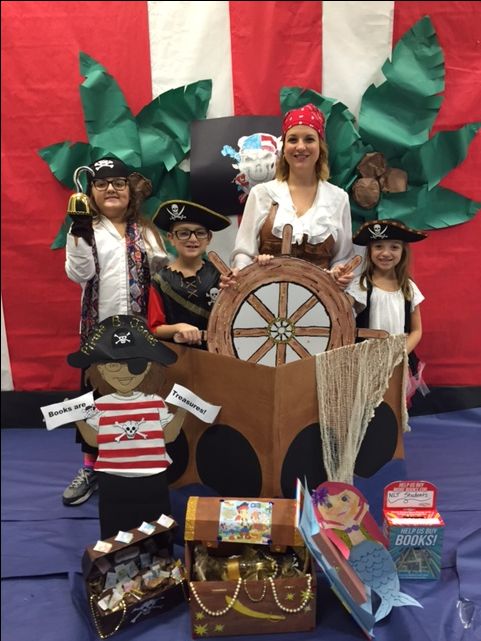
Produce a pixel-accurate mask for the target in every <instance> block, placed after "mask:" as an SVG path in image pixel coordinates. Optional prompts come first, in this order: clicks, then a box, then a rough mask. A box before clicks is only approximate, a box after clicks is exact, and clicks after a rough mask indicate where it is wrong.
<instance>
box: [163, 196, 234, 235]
mask: <svg viewBox="0 0 481 641" xmlns="http://www.w3.org/2000/svg"><path fill="white" fill-rule="evenodd" d="M152 220H153V221H154V223H155V224H156V225H157V227H160V229H163V230H164V231H169V230H170V228H171V227H172V225H175V223H197V224H199V225H202V226H203V227H205V228H206V229H209V230H210V231H220V230H221V229H225V228H226V227H228V226H229V225H230V220H229V219H228V218H227V217H226V216H222V214H217V213H216V212H215V211H212V209H208V208H207V207H204V206H203V205H199V204H197V203H193V202H190V201H189V200H167V201H166V202H164V203H162V204H161V205H159V208H158V209H157V211H156V212H155V214H154V217H153V219H152Z"/></svg>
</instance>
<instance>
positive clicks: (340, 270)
mask: <svg viewBox="0 0 481 641" xmlns="http://www.w3.org/2000/svg"><path fill="white" fill-rule="evenodd" d="M361 262H362V258H361V257H360V256H354V258H353V259H352V260H350V261H349V262H348V263H346V264H344V265H336V266H335V267H333V268H332V269H328V270H327V272H328V273H329V274H330V275H331V276H332V277H333V278H334V280H335V281H336V283H337V284H338V285H339V287H340V288H341V289H346V287H347V286H348V285H349V283H350V282H351V281H352V279H353V278H354V270H355V269H356V267H358V266H359V265H360V264H361Z"/></svg>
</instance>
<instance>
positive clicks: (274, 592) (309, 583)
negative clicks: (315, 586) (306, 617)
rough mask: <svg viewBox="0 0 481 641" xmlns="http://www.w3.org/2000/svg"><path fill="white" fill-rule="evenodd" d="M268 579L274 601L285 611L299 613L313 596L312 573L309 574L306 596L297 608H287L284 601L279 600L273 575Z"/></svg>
mask: <svg viewBox="0 0 481 641" xmlns="http://www.w3.org/2000/svg"><path fill="white" fill-rule="evenodd" d="M268 581H269V583H270V584H271V588H272V594H273V596H274V601H275V602H276V605H277V607H278V608H279V609H280V610H283V612H288V613H289V614H297V613H298V612H300V611H301V610H303V609H304V608H305V607H306V605H307V602H308V601H309V599H310V598H311V597H312V592H311V585H312V576H311V575H310V574H308V575H307V590H306V593H305V597H304V599H303V601H302V603H301V604H300V605H299V606H298V607H297V608H286V606H285V605H282V603H281V602H280V601H279V597H278V596H277V591H276V585H275V583H274V579H273V578H272V577H269V579H268Z"/></svg>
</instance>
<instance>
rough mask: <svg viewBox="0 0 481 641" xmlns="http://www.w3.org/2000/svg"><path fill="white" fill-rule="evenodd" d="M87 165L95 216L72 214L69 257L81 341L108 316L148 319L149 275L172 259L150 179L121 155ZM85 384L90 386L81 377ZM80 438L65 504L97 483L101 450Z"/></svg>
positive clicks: (83, 498)
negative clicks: (156, 219) (150, 213)
mask: <svg viewBox="0 0 481 641" xmlns="http://www.w3.org/2000/svg"><path fill="white" fill-rule="evenodd" d="M88 169H89V174H88V176H87V180H88V183H87V194H88V196H89V197H90V209H91V211H92V215H85V214H75V215H72V214H70V216H71V218H72V220H73V224H72V226H71V228H70V231H69V233H68V235H67V246H66V260H65V271H66V273H67V276H68V277H69V278H70V280H73V281H74V282H75V283H78V284H79V285H80V286H81V288H82V301H81V319H80V342H81V344H84V343H85V341H86V340H87V337H88V336H89V334H90V333H91V331H92V330H93V328H94V327H96V326H97V324H98V323H99V322H101V321H103V320H104V319H105V318H109V317H111V316H114V315H118V314H132V315H135V316H139V317H141V318H146V316H147V305H148V294H149V289H150V277H151V274H154V273H155V272H156V271H158V270H159V269H160V268H161V267H163V266H164V265H165V264H166V263H167V262H168V257H167V253H166V251H165V247H164V243H163V240H162V237H161V236H160V234H159V232H158V231H157V230H156V228H155V227H154V225H153V224H152V223H151V222H150V221H148V220H147V219H144V218H143V217H142V216H141V213H140V205H141V203H142V202H143V200H144V199H145V198H147V197H148V196H150V194H151V191H152V185H151V183H150V181H149V180H148V179H147V178H145V177H144V176H142V175H141V174H139V173H137V172H132V171H131V170H130V169H129V168H128V167H127V166H126V165H125V164H124V163H123V162H121V161H120V160H118V159H117V158H109V157H105V158H100V159H99V160H97V161H96V162H94V163H92V164H91V165H90V167H89V168H88ZM81 389H82V391H87V389H88V388H87V387H86V386H85V385H84V381H83V377H82V384H81ZM76 440H77V442H80V443H81V444H82V451H83V467H82V468H80V470H79V471H78V473H77V474H76V476H75V477H74V478H73V480H72V481H71V483H70V484H69V485H68V487H67V488H66V489H65V491H64V493H63V499H62V500H63V503H64V505H67V506H74V505H80V504H81V503H84V502H85V501H86V500H88V499H89V497H90V496H91V495H92V493H93V492H94V491H95V489H96V487H97V482H96V478H95V473H94V472H93V466H94V463H95V460H96V457H97V449H96V448H95V447H92V446H91V445H89V444H88V443H86V442H85V439H84V438H83V437H82V435H81V434H80V433H78V432H77V436H76Z"/></svg>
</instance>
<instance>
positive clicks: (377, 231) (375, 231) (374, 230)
mask: <svg viewBox="0 0 481 641" xmlns="http://www.w3.org/2000/svg"><path fill="white" fill-rule="evenodd" d="M386 231H387V225H386V226H385V227H384V229H381V225H380V224H379V223H376V224H375V225H373V226H372V227H369V233H370V234H371V240H383V239H384V238H387V234H386Z"/></svg>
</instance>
